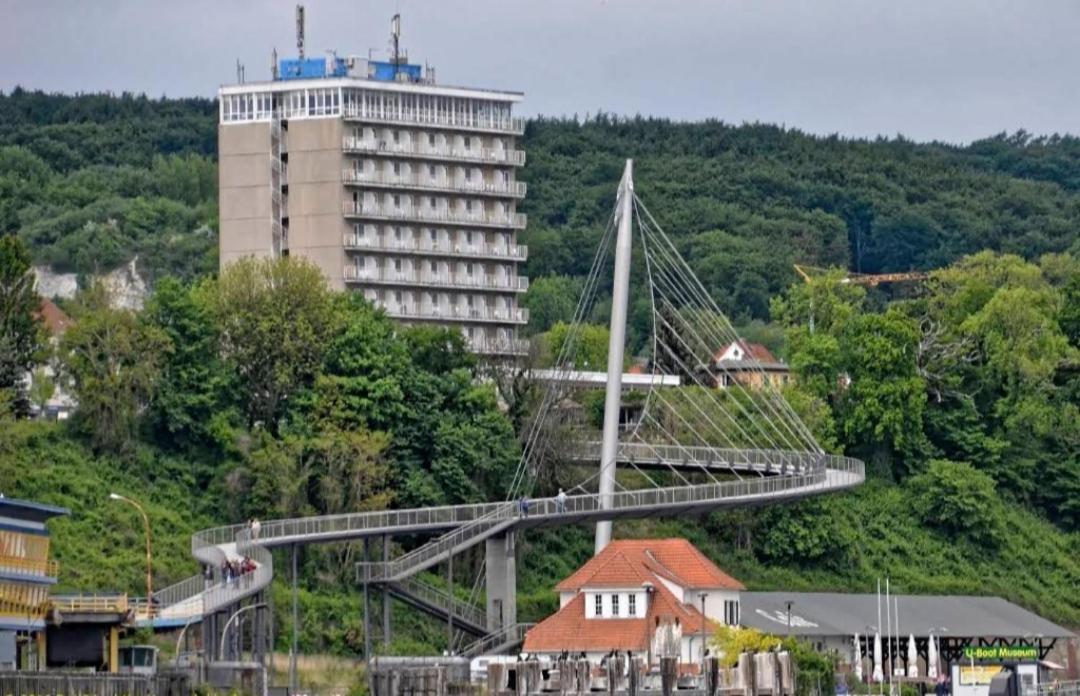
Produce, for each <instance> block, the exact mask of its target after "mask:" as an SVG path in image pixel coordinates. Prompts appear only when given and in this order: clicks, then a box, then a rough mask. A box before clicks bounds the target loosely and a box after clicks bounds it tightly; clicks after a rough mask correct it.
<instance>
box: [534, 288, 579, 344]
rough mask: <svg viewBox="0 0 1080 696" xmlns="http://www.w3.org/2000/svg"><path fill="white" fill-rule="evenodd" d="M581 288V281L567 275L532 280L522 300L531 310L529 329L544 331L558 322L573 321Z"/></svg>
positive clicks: (537, 331)
mask: <svg viewBox="0 0 1080 696" xmlns="http://www.w3.org/2000/svg"><path fill="white" fill-rule="evenodd" d="M581 290H582V284H581V282H579V281H578V280H576V279H574V278H569V277H567V276H549V277H545V278H537V279H536V280H534V281H532V282H531V283H530V284H529V290H528V292H526V293H525V297H524V299H522V301H521V303H522V304H523V305H525V307H527V308H528V310H529V325H528V330H529V331H530V332H533V333H543V332H544V331H547V330H549V329H550V328H551V327H552V326H554V325H555V324H556V323H558V322H563V323H570V322H572V321H573V320H574V312H575V310H576V309H577V303H578V297H579V296H580V295H581Z"/></svg>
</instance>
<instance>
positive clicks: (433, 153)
mask: <svg viewBox="0 0 1080 696" xmlns="http://www.w3.org/2000/svg"><path fill="white" fill-rule="evenodd" d="M341 146H342V148H343V149H344V150H345V152H347V153H353V152H358V153H365V154H376V155H406V156H415V157H419V158H423V159H434V160H449V161H454V162H477V163H481V164H504V165H509V166H515V167H520V166H523V165H524V164H525V151H524V150H506V149H497V148H482V147H474V148H463V147H446V146H438V145H428V144H426V143H423V144H422V143H420V142H419V141H410V140H403V141H400V142H396V143H395V142H393V141H388V140H376V139H373V138H355V137H352V136H345V138H344V140H343V141H342V144H341Z"/></svg>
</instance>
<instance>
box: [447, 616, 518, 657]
mask: <svg viewBox="0 0 1080 696" xmlns="http://www.w3.org/2000/svg"><path fill="white" fill-rule="evenodd" d="M535 625H536V624H531V623H518V624H512V625H510V626H507V627H506V628H503V629H501V630H498V631H496V632H495V633H491V634H488V635H486V636H484V637H483V638H480V639H479V640H476V641H473V642H472V643H469V644H468V645H466V646H465V647H464V648H462V649H461V653H460V654H461V656H462V657H476V656H477V655H484V654H486V653H489V652H492V651H494V650H496V649H498V648H499V647H500V646H503V645H512V644H515V643H521V642H524V640H525V634H526V633H528V632H529V629H531V628H532V627H533V626H535Z"/></svg>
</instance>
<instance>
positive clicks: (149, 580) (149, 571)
mask: <svg viewBox="0 0 1080 696" xmlns="http://www.w3.org/2000/svg"><path fill="white" fill-rule="evenodd" d="M109 499H110V500H121V501H123V502H125V503H128V504H130V505H132V506H134V507H135V509H136V510H138V511H139V514H140V515H142V519H143V530H144V531H145V533H146V612H147V615H148V616H152V615H153V613H154V583H153V576H154V562H153V556H152V554H151V549H150V518H149V517H147V516H146V510H143V506H142V505H139V504H138V503H137V502H135V501H134V500H132V499H131V498H128V497H126V496H122V495H120V494H119V493H110V494H109Z"/></svg>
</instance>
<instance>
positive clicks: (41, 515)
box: [0, 497, 69, 670]
mask: <svg viewBox="0 0 1080 696" xmlns="http://www.w3.org/2000/svg"><path fill="white" fill-rule="evenodd" d="M68 513H69V511H68V510H66V509H65V508H61V507H55V506H52V505H44V504H42V503H34V502H31V501H28V500H17V499H14V498H3V497H0V670H2V669H24V670H37V669H44V668H45V646H46V633H45V624H46V619H47V618H48V616H47V615H48V612H49V606H50V604H49V590H50V589H51V588H52V586H53V585H54V584H56V578H57V575H58V574H59V566H58V564H57V563H56V561H54V560H51V559H50V558H49V530H48V528H47V527H46V522H48V521H49V520H50V519H52V518H54V517H59V516H61V515H66V514H68Z"/></svg>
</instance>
